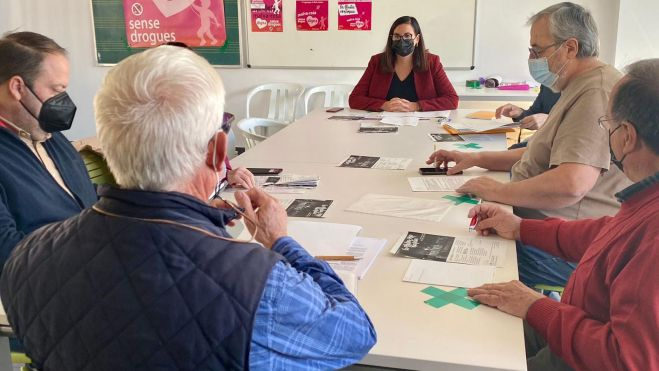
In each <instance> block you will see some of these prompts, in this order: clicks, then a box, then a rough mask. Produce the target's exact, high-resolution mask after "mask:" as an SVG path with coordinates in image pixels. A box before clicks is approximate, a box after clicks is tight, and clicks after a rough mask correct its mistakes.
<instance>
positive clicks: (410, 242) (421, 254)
mask: <svg viewBox="0 0 659 371" xmlns="http://www.w3.org/2000/svg"><path fill="white" fill-rule="evenodd" d="M390 252H391V253H392V254H394V255H397V256H405V257H408V258H416V259H421V260H431V261H440V262H447V263H459V264H467V265H491V266H495V267H503V264H504V263H505V260H506V247H505V246H504V245H503V244H502V243H501V240H500V239H497V238H493V237H484V236H477V237H455V236H443V235H433V234H428V233H420V232H407V233H404V234H403V235H402V236H401V237H400V239H399V240H398V241H396V243H395V244H394V245H393V247H392V248H391V250H390Z"/></svg>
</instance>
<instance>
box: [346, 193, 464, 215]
mask: <svg viewBox="0 0 659 371" xmlns="http://www.w3.org/2000/svg"><path fill="white" fill-rule="evenodd" d="M452 206H453V202H451V201H449V200H445V199H438V200H428V199H424V198H413V197H401V196H391V195H382V194H374V193H368V194H366V195H364V196H362V198H360V199H359V200H358V201H357V202H355V203H354V204H352V205H350V206H349V207H348V208H347V209H346V210H347V211H354V212H358V213H365V214H375V215H384V216H391V217H396V218H407V219H419V220H430V221H435V222H439V221H441V220H442V218H443V217H444V215H446V213H447V212H448V211H449V210H450V208H451V207H452Z"/></svg>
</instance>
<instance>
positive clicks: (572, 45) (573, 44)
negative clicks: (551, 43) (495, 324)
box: [565, 38, 579, 59]
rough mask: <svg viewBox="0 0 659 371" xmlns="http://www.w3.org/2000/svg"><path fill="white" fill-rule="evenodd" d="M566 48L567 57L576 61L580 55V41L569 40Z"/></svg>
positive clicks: (566, 42)
mask: <svg viewBox="0 0 659 371" xmlns="http://www.w3.org/2000/svg"><path fill="white" fill-rule="evenodd" d="M565 48H566V49H567V56H568V57H569V58H572V59H574V58H576V57H577V53H579V41H577V39H575V38H569V39H567V40H565Z"/></svg>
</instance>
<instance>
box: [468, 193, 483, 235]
mask: <svg viewBox="0 0 659 371" xmlns="http://www.w3.org/2000/svg"><path fill="white" fill-rule="evenodd" d="M481 202H483V199H481V198H479V199H478V204H477V205H480V204H481ZM478 221H479V218H478V213H477V214H475V215H474V216H473V217H471V222H469V231H473V230H475V229H476V224H478Z"/></svg>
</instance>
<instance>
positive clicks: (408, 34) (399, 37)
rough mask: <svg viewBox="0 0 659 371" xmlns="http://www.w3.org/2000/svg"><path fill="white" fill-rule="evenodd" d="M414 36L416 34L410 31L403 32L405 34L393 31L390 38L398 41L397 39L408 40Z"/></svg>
mask: <svg viewBox="0 0 659 371" xmlns="http://www.w3.org/2000/svg"><path fill="white" fill-rule="evenodd" d="M415 37H416V36H414V35H412V34H411V33H405V34H402V35H399V34H397V33H395V34H393V35H391V40H392V41H398V40H401V39H403V40H408V41H409V40H412V39H414V38H415Z"/></svg>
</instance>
